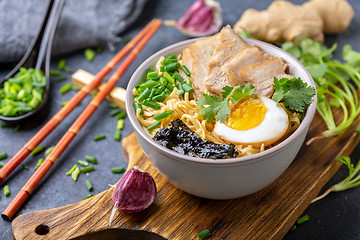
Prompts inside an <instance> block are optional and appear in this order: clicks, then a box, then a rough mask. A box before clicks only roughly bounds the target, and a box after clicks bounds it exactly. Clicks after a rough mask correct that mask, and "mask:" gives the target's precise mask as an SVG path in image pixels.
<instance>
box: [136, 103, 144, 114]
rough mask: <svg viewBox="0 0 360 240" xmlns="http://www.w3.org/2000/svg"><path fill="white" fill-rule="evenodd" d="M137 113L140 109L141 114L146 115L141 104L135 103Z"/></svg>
mask: <svg viewBox="0 0 360 240" xmlns="http://www.w3.org/2000/svg"><path fill="white" fill-rule="evenodd" d="M134 108H135V113H137V111H138V109H140V114H144V110H143V108H142V105H141V104H140V103H134Z"/></svg>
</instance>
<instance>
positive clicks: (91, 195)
mask: <svg viewBox="0 0 360 240" xmlns="http://www.w3.org/2000/svg"><path fill="white" fill-rule="evenodd" d="M93 196H94V194H92V193H90V194H89V195H87V196H86V197H84V198H82V199H81V200H80V201H82V200H85V199H88V198H91V197H93Z"/></svg>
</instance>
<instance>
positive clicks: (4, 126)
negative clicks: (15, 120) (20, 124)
mask: <svg viewBox="0 0 360 240" xmlns="http://www.w3.org/2000/svg"><path fill="white" fill-rule="evenodd" d="M0 127H1V128H7V127H11V124H8V123H2V124H1V125H0Z"/></svg>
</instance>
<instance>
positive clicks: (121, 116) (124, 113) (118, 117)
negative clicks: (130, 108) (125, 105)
mask: <svg viewBox="0 0 360 240" xmlns="http://www.w3.org/2000/svg"><path fill="white" fill-rule="evenodd" d="M125 117H126V112H124V111H122V112H121V113H119V114H118V115H116V118H117V119H118V120H119V119H123V118H125Z"/></svg>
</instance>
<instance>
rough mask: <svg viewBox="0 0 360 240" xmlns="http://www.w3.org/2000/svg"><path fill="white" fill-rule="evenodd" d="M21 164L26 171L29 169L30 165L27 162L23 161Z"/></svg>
mask: <svg viewBox="0 0 360 240" xmlns="http://www.w3.org/2000/svg"><path fill="white" fill-rule="evenodd" d="M21 166H23V168H24V169H25V170H26V171H27V170H29V167H28V166H27V165H26V164H25V163H22V164H21Z"/></svg>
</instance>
